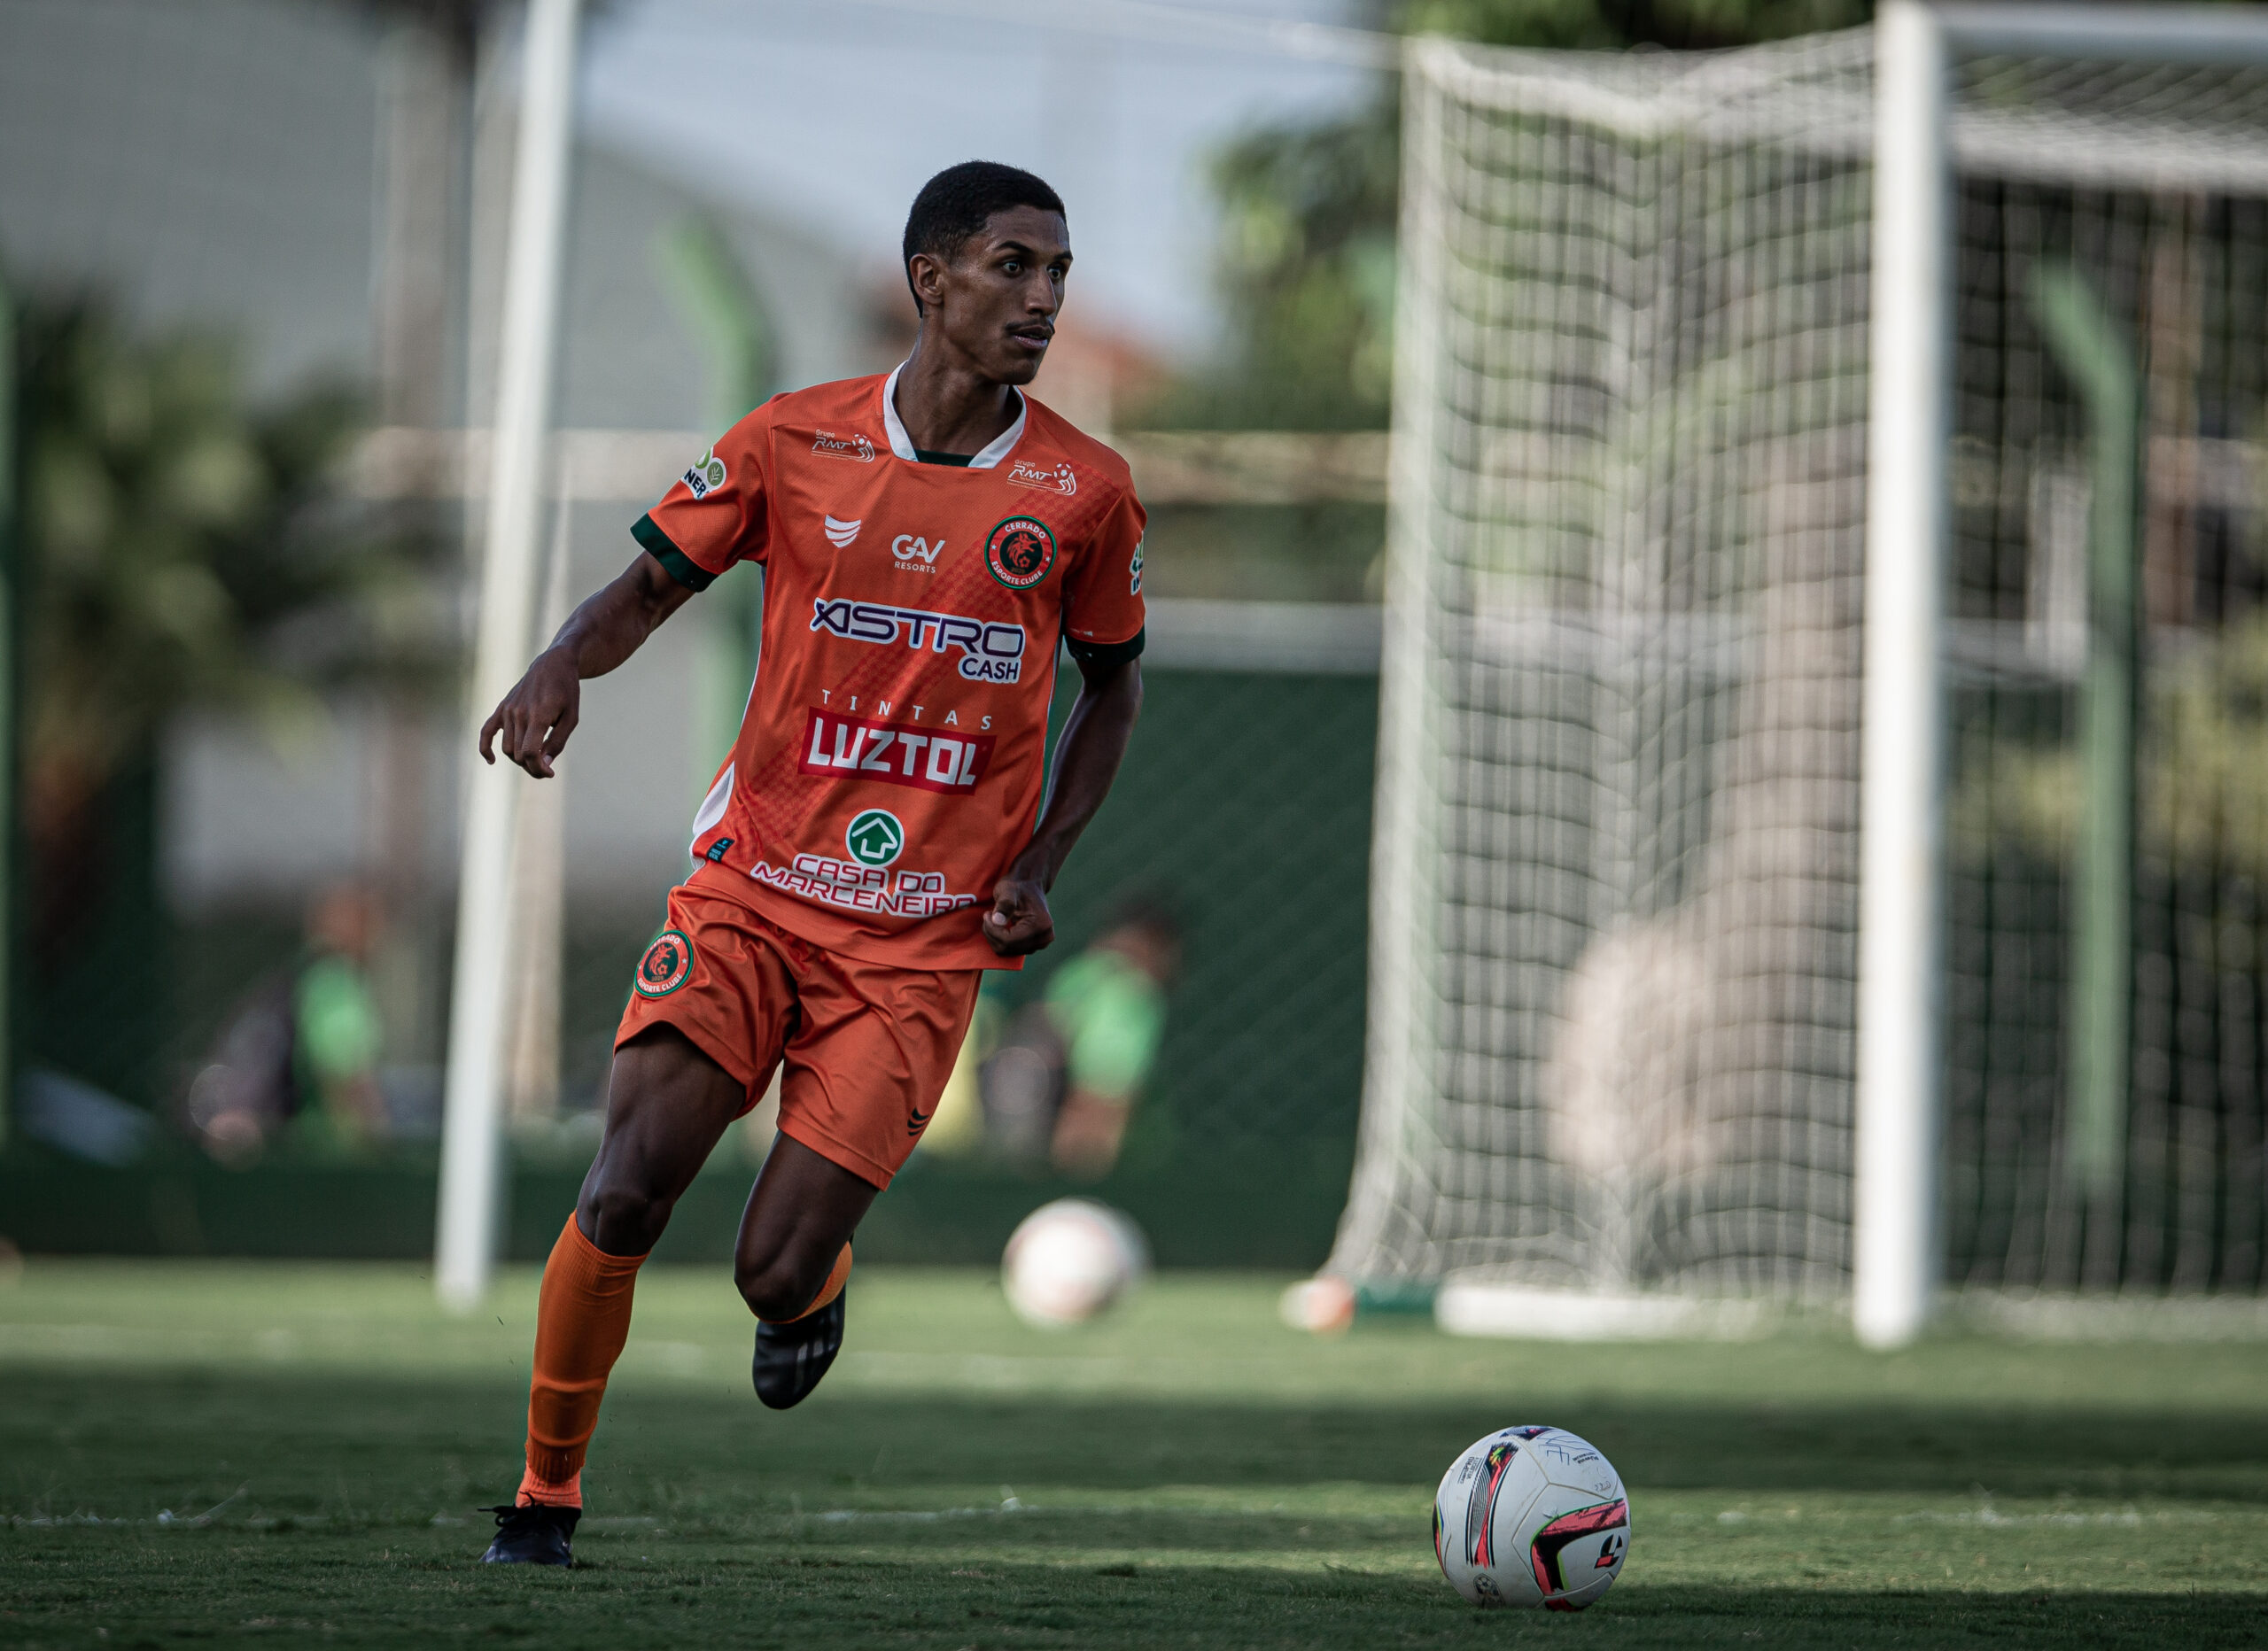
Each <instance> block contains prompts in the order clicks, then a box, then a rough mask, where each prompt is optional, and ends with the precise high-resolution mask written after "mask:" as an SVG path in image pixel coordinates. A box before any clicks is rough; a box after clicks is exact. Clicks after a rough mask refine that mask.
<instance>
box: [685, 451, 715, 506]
mask: <svg viewBox="0 0 2268 1651" xmlns="http://www.w3.org/2000/svg"><path fill="white" fill-rule="evenodd" d="M678 479H679V480H680V481H681V482H683V483H684V484H685V486H686V491H687V492H690V493H691V494H692V495H693V496H694V497H695V499H706V498H707V497H709V495H710V494H711V493H713V492H716V491H717V490H718V488H719V487H722V486H723V485H724V484H725V461H723V460H722V459H720V458H718V456H717V450H716V449H715V448H714V447H711V448H710V449H709V451H708V452H706V453H703V454H702V455H701V456H700V457H699V458H698V459H695V461H693V464H692V467H691V468H690V469H687V471H686V473H685V474H684V475H683V476H681V477H679V478H678Z"/></svg>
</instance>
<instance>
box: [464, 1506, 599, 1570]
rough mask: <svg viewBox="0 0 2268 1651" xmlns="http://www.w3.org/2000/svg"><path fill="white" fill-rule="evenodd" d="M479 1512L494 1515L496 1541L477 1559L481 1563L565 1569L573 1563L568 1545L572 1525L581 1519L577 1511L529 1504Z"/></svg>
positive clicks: (581, 1513) (581, 1511)
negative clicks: (556, 1566)
mask: <svg viewBox="0 0 2268 1651" xmlns="http://www.w3.org/2000/svg"><path fill="white" fill-rule="evenodd" d="M480 1511H481V1512H482V1513H484V1514H493V1515H496V1539H495V1540H494V1541H493V1542H491V1543H490V1544H489V1545H488V1551H487V1552H486V1553H485V1554H482V1555H481V1556H480V1562H481V1563H482V1564H484V1565H562V1566H566V1565H572V1564H573V1563H574V1562H575V1556H574V1554H573V1553H572V1552H571V1551H570V1546H569V1545H570V1543H571V1541H572V1540H573V1539H574V1535H575V1522H576V1521H577V1520H579V1519H580V1518H581V1517H582V1516H583V1510H582V1509H581V1508H545V1507H542V1506H540V1505H539V1504H533V1503H529V1504H523V1505H522V1506H520V1507H517V1508H515V1507H512V1506H510V1505H509V1504H507V1505H506V1506H504V1507H501V1508H482V1509H481V1510H480Z"/></svg>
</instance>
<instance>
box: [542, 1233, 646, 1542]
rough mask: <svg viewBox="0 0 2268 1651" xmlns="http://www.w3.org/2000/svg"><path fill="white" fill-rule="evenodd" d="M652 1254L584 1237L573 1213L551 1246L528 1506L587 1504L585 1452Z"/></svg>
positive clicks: (546, 1265)
mask: <svg viewBox="0 0 2268 1651" xmlns="http://www.w3.org/2000/svg"><path fill="white" fill-rule="evenodd" d="M645 1260H646V1258H645V1257H644V1256H642V1255H609V1254H607V1253H606V1252H604V1251H602V1250H601V1249H600V1248H599V1247H598V1245H596V1244H593V1243H592V1242H591V1241H590V1240H589V1239H587V1238H586V1237H584V1236H583V1229H581V1228H579V1227H578V1226H576V1225H575V1218H574V1217H573V1216H572V1215H570V1216H568V1218H567V1225H566V1226H565V1227H564V1228H563V1229H561V1231H560V1234H559V1242H558V1243H556V1244H553V1245H552V1246H551V1259H550V1260H548V1261H547V1262H545V1263H544V1266H543V1293H542V1294H541V1295H540V1297H538V1298H537V1303H536V1314H535V1375H534V1377H533V1379H532V1380H531V1381H530V1382H529V1384H528V1451H527V1472H526V1474H525V1475H524V1477H522V1478H521V1480H520V1495H519V1501H520V1505H521V1506H522V1507H526V1506H527V1505H528V1504H529V1503H531V1502H540V1503H542V1504H544V1505H545V1506H546V1507H550V1508H580V1507H581V1506H582V1505H583V1458H584V1457H585V1456H586V1454H588V1453H589V1452H590V1448H591V1434H592V1431H593V1430H594V1429H595V1428H597V1426H598V1424H599V1400H601V1399H603V1398H605V1397H606V1378H607V1376H608V1375H609V1374H610V1372H611V1371H612V1370H613V1368H614V1361H615V1360H617V1359H619V1358H620V1357H621V1356H622V1344H623V1343H624V1342H625V1341H627V1340H628V1339H629V1337H630V1291H631V1287H632V1286H633V1285H634V1284H635V1283H637V1282H638V1268H639V1267H641V1265H642V1264H643V1263H644V1261H645Z"/></svg>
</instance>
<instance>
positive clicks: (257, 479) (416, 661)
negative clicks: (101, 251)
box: [17, 294, 448, 961]
mask: <svg viewBox="0 0 2268 1651" xmlns="http://www.w3.org/2000/svg"><path fill="white" fill-rule="evenodd" d="M17 352H18V358H17V359H18V384H19V409H20V418H21V441H22V453H23V459H22V465H23V470H22V495H21V500H20V510H21V515H20V518H19V522H20V533H21V538H20V539H19V555H20V558H21V563H20V565H21V566H22V567H23V569H24V570H25V576H24V578H25V590H24V596H23V604H24V613H23V636H24V639H25V646H24V675H23V681H24V694H23V705H22V711H21V716H22V747H21V756H20V761H21V763H22V769H21V774H22V797H23V810H24V826H25V834H26V837H27V845H28V848H29V850H30V854H31V859H32V866H31V871H32V878H33V887H34V888H35V890H36V891H37V894H38V897H39V906H38V909H37V910H36V911H34V912H33V913H32V914H31V915H32V919H33V931H32V932H33V940H34V943H35V947H36V948H37V949H38V950H39V951H40V952H42V953H43V954H51V953H52V952H53V951H54V950H55V949H57V948H58V947H59V946H60V945H61V944H62V943H63V942H64V941H65V940H66V937H67V935H68V933H69V931H70V929H71V928H72V926H73V919H74V914H77V913H82V912H84V911H89V910H90V909H91V908H92V907H93V905H94V904H95V901H94V900H93V898H92V896H93V895H95V894H97V892H98V889H97V887H96V886H97V884H98V882H99V880H100V879H101V877H102V875H103V862H104V858H105V857H104V854H103V850H102V844H103V842H104V837H105V833H103V832H102V830H101V829H100V826H101V823H102V822H101V821H100V819H99V815H100V811H101V805H102V802H103V799H104V797H105V794H106V792H108V791H109V789H110V788H111V787H113V784H114V782H117V781H118V780H120V779H121V778H122V777H125V776H127V775H128V774H130V773H132V772H134V771H136V770H137V769H146V768H147V767H148V765H149V763H150V762H151V758H152V756H153V755H154V752H155V750H156V748H157V743H158V740H159V734H160V732H162V730H163V728H164V726H165V725H166V723H167V721H168V720H169V719H170V718H171V717H174V716H175V715H176V714H177V713H178V712H180V711H182V710H183V709H187V708H189V707H192V706H196V705H225V706H230V707H235V708H238V709H246V710H249V711H252V712H254V713H256V714H258V715H260V716H261V717H264V718H266V719H267V720H268V722H269V723H270V725H272V726H273V725H286V724H289V723H291V722H292V721H294V720H296V721H299V722H300V723H301V724H303V725H304V724H306V723H307V722H308V721H309V720H311V719H312V718H313V717H315V715H316V714H317V701H316V700H315V697H314V692H313V691H314V688H315V686H317V685H319V684H321V683H322V682H324V681H327V680H338V679H341V678H349V677H355V676H364V677H371V676H392V677H394V678H408V679H414V680H423V681H438V680H439V678H440V675H441V670H442V667H443V666H444V664H445V663H446V658H447V637H448V630H447V624H446V616H445V615H442V614H439V612H438V611H437V606H436V605H437V602H438V598H436V597H435V596H434V595H433V594H432V593H431V587H430V585H429V583H428V582H426V581H424V580H422V579H420V578H418V577H416V567H417V564H418V563H419V562H421V561H424V560H428V559H430V555H431V552H432V550H433V548H434V547H433V546H431V545H430V544H427V543H424V542H423V541H421V540H419V539H416V538H414V537H409V536H405V535H402V534H400V533H397V532H393V531H389V527H388V524H387V523H384V521H382V520H380V519H378V518H377V517H375V516H371V515H365V514H362V513H361V512H358V511H357V510H355V509H353V508H351V507H349V506H347V505H346V504H345V503H344V502H343V501H341V500H338V498H337V497H336V496H335V494H334V493H333V492H332V491H331V489H330V486H329V485H328V483H329V480H330V475H331V472H332V471H333V470H334V469H335V468H336V465H337V463H338V460H339V459H340V458H341V457H342V456H343V454H344V453H345V451H346V446H347V443H348V442H349V440H350V438H352V437H353V434H354V433H355V430H356V429H357V428H358V424H359V415H360V404H359V400H358V399H357V398H356V397H355V396H353V394H351V393H349V392H348V391H346V390H345V389H343V388H342V387H338V386H335V385H320V386H316V387H315V388H311V389H308V390H307V391H302V392H300V393H299V394H296V395H293V396H291V397H289V398H287V399H283V400H281V401H279V402H277V403H276V405H274V406H272V407H265V408H257V409H255V408H252V407H249V406H248V405H247V403H246V400H245V393H244V390H243V384H242V373H241V370H240V368H239V365H238V363H237V358H236V355H235V353H234V352H233V351H232V350H231V349H230V347H229V345H227V343H226V342H225V341H224V340H221V339H220V338H217V337H213V336H211V335H207V334H201V333H197V332H193V331H181V332H175V333H170V334H167V335H164V336H159V337H137V336H136V335H135V334H133V333H132V332H130V331H129V330H128V328H127V327H126V325H125V324H124V322H122V321H121V320H120V317H119V315H118V314H117V313H116V312H115V310H114V309H113V308H112V307H111V306H108V305H106V304H105V303H104V302H102V301H100V300H99V299H97V298H92V297H90V296H87V295H84V294H80V295H74V296H69V297H65V298H44V299H42V298H34V299H32V300H30V301H28V302H27V303H26V304H25V305H24V306H23V308H22V310H21V312H20V314H19V324H18V335H17ZM45 960H47V959H45V958H43V961H45Z"/></svg>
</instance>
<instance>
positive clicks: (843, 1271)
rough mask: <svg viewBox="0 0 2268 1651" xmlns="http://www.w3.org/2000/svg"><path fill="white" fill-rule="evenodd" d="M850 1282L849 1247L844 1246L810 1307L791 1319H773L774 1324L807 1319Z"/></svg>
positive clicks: (791, 1322)
mask: <svg viewBox="0 0 2268 1651" xmlns="http://www.w3.org/2000/svg"><path fill="white" fill-rule="evenodd" d="M846 1283H850V1245H849V1244H844V1245H843V1253H842V1254H841V1255H838V1256H836V1257H835V1265H834V1266H833V1267H829V1268H828V1269H827V1283H824V1284H821V1285H820V1286H819V1294H817V1295H816V1296H813V1297H812V1305H811V1306H808V1307H805V1308H804V1310H803V1311H802V1312H801V1313H798V1314H796V1318H793V1319H774V1320H773V1321H772V1322H773V1323H775V1324H793V1323H794V1322H796V1319H807V1318H809V1317H811V1315H812V1314H814V1313H816V1312H818V1311H819V1309H820V1308H821V1307H823V1306H826V1305H827V1303H828V1302H830V1301H832V1300H834V1299H835V1298H836V1297H837V1296H839V1295H841V1294H842V1293H843V1285H844V1284H846Z"/></svg>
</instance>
